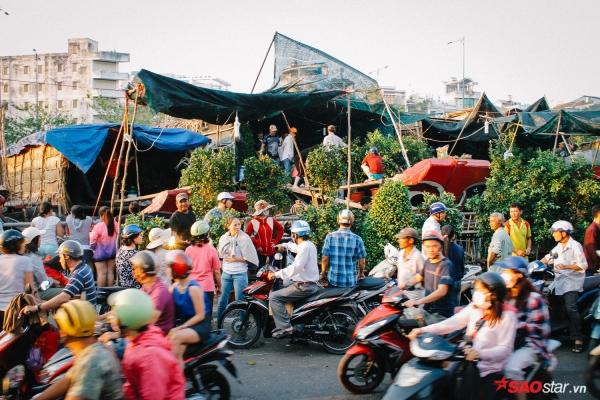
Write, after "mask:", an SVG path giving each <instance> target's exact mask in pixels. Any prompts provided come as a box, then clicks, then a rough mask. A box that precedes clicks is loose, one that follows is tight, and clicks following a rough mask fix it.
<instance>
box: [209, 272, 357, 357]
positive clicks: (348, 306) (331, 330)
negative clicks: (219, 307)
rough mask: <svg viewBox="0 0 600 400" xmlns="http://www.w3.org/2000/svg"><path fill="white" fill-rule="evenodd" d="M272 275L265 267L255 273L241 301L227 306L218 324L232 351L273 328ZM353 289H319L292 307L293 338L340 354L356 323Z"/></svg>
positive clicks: (253, 342) (268, 334) (265, 334)
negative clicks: (223, 331)
mask: <svg viewBox="0 0 600 400" xmlns="http://www.w3.org/2000/svg"><path fill="white" fill-rule="evenodd" d="M269 272H275V268H273V267H272V266H271V265H265V266H264V267H262V268H261V269H260V270H259V271H258V272H257V274H256V276H257V278H258V280H257V281H256V282H254V283H252V284H251V285H249V286H248V287H246V288H245V289H244V296H245V298H244V299H243V300H237V301H233V302H231V303H229V305H228V306H227V308H226V309H225V312H224V313H223V315H222V316H221V319H220V320H219V321H218V327H219V329H224V330H225V331H226V332H227V334H228V335H229V336H230V337H231V338H230V340H229V344H230V345H231V347H234V348H249V347H251V346H252V345H253V344H255V343H256V342H257V341H258V339H259V338H260V336H261V334H262V335H263V336H264V337H265V338H267V337H270V336H271V331H272V330H273V329H274V328H275V324H274V322H273V317H272V316H271V315H270V313H269V293H270V292H271V290H272V289H273V285H274V283H275V280H270V279H269ZM358 296H359V293H357V292H355V288H334V289H323V290H320V291H319V292H317V293H316V294H314V295H312V296H310V297H308V298H306V299H303V300H302V301H299V302H297V303H295V304H294V306H293V307H294V309H293V312H292V315H291V323H292V326H293V327H294V334H293V335H292V337H293V338H296V339H304V340H311V341H313V342H316V343H320V344H321V345H322V346H323V348H325V350H326V351H328V352H330V353H333V354H344V352H345V351H346V350H347V349H348V348H349V347H350V346H351V345H352V343H353V340H352V331H353V329H354V326H355V325H356V323H357V322H358V317H357V315H358V314H359V312H360V311H359V309H358V307H357V306H356V303H355V301H356V299H357V298H358Z"/></svg>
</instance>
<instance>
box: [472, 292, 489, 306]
mask: <svg viewBox="0 0 600 400" xmlns="http://www.w3.org/2000/svg"><path fill="white" fill-rule="evenodd" d="M473 305H474V306H475V307H477V308H481V309H484V310H486V309H488V308H490V307H491V306H492V303H490V302H489V301H487V300H486V295H485V294H483V293H482V292H479V291H475V293H473Z"/></svg>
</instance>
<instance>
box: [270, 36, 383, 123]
mask: <svg viewBox="0 0 600 400" xmlns="http://www.w3.org/2000/svg"><path fill="white" fill-rule="evenodd" d="M273 45H274V51H275V68H274V76H273V86H272V89H271V90H283V91H286V92H311V91H314V90H347V89H351V90H353V91H354V92H353V93H352V95H351V107H352V109H355V110H361V111H368V112H372V113H376V114H380V115H382V113H383V110H384V108H383V101H382V98H381V91H380V89H379V85H378V84H377V81H376V80H375V79H373V78H371V77H369V76H367V75H366V74H364V73H362V72H360V71H358V70H357V69H355V68H353V67H351V66H349V65H348V64H346V63H344V62H342V61H340V60H338V59H337V58H335V57H332V56H330V55H329V54H327V53H325V52H323V51H321V50H319V49H316V48H314V47H311V46H308V45H306V44H304V43H301V42H298V41H296V40H293V39H291V38H289V37H287V36H285V35H282V34H280V33H275V37H274V38H273ZM346 101H347V100H346V99H345V98H340V99H337V100H336V102H337V103H338V104H340V105H342V106H344V107H345V106H346Z"/></svg>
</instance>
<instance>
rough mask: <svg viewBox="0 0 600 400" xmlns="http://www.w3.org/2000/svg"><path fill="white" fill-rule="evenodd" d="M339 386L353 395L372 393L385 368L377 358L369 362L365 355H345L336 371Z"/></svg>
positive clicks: (379, 381)
mask: <svg viewBox="0 0 600 400" xmlns="http://www.w3.org/2000/svg"><path fill="white" fill-rule="evenodd" d="M337 374H338V379H339V381H340V384H341V385H342V386H343V387H344V388H345V389H346V390H348V391H350V392H352V393H355V394H367V393H371V392H373V390H375V389H376V388H377V386H379V384H380V383H381V381H382V380H383V378H384V376H385V368H384V366H383V365H382V363H381V361H380V360H379V359H378V358H375V359H374V360H373V361H371V362H369V357H368V356H367V355H366V354H346V355H344V357H342V359H341V360H340V363H339V364H338V369H337Z"/></svg>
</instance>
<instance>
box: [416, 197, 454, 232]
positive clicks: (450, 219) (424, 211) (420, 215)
mask: <svg viewBox="0 0 600 400" xmlns="http://www.w3.org/2000/svg"><path fill="white" fill-rule="evenodd" d="M436 201H440V202H442V203H444V205H445V206H446V207H448V212H447V213H446V219H445V220H444V222H442V226H444V225H452V227H453V228H454V232H455V233H456V237H458V236H459V235H460V233H461V232H462V223H463V213H462V212H461V211H460V208H459V206H458V205H457V204H456V198H455V197H454V194H452V193H449V192H444V193H442V194H441V195H436V194H432V193H427V192H424V193H423V203H421V205H420V206H419V208H418V212H417V215H416V218H415V219H416V221H415V226H416V228H417V231H420V230H421V228H422V227H423V224H424V223H425V220H426V219H427V218H428V217H429V206H431V205H432V204H433V203H435V202H436ZM419 233H420V234H422V233H423V232H419Z"/></svg>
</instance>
